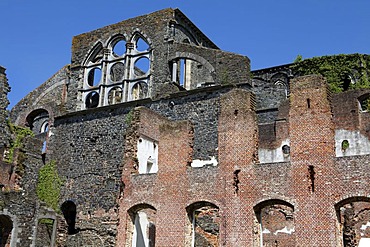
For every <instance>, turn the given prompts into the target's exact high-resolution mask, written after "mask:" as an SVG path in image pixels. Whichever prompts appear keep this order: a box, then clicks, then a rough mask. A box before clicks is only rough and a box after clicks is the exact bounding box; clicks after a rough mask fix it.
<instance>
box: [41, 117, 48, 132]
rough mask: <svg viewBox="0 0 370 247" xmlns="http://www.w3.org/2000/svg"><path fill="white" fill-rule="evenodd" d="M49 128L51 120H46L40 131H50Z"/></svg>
mask: <svg viewBox="0 0 370 247" xmlns="http://www.w3.org/2000/svg"><path fill="white" fill-rule="evenodd" d="M48 130H49V120H47V121H44V123H43V124H42V125H41V128H40V133H45V132H48Z"/></svg>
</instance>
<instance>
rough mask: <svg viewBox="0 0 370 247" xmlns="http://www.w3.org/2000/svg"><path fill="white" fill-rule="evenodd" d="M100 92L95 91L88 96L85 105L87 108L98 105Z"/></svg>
mask: <svg viewBox="0 0 370 247" xmlns="http://www.w3.org/2000/svg"><path fill="white" fill-rule="evenodd" d="M98 105H99V93H97V92H95V91H93V92H91V93H89V94H88V95H87V96H86V99H85V106H86V108H87V109H90V108H95V107H98Z"/></svg>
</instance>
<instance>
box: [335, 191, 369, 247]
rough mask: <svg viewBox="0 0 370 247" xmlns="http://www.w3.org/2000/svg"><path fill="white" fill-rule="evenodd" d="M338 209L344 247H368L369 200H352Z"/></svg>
mask: <svg viewBox="0 0 370 247" xmlns="http://www.w3.org/2000/svg"><path fill="white" fill-rule="evenodd" d="M352 199H353V200H350V201H348V199H347V201H348V203H346V204H342V205H341V206H340V207H337V216H338V220H339V224H340V226H341V227H339V229H341V231H342V232H341V235H342V237H343V246H344V247H352V246H360V247H361V246H368V245H366V243H369V241H370V202H369V199H368V198H363V199H364V200H362V199H361V198H352Z"/></svg>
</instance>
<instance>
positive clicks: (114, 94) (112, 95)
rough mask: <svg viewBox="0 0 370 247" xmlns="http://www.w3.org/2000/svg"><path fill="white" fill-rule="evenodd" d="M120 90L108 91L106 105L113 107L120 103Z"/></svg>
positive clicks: (117, 88)
mask: <svg viewBox="0 0 370 247" xmlns="http://www.w3.org/2000/svg"><path fill="white" fill-rule="evenodd" d="M122 95H123V93H122V89H121V88H120V87H114V88H112V89H111V90H109V93H108V104H109V105H113V104H117V103H121V102H122Z"/></svg>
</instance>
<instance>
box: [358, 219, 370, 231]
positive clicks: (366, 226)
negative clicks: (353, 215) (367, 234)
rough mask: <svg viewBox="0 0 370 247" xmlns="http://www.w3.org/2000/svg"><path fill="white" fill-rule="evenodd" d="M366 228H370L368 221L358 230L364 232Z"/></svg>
mask: <svg viewBox="0 0 370 247" xmlns="http://www.w3.org/2000/svg"><path fill="white" fill-rule="evenodd" d="M368 227H370V222H369V221H368V222H367V223H366V224H365V225H362V226H361V227H360V229H361V230H363V231H364V230H366V228H368Z"/></svg>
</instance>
